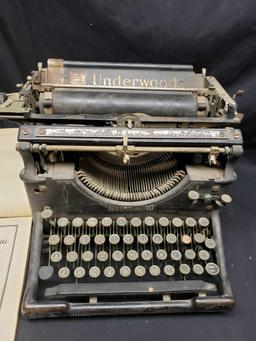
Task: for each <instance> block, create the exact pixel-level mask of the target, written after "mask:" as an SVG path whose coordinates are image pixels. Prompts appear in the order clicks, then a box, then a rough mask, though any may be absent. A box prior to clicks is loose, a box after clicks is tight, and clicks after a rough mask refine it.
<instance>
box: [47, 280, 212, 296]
mask: <svg viewBox="0 0 256 341" xmlns="http://www.w3.org/2000/svg"><path fill="white" fill-rule="evenodd" d="M216 291H217V288H216V285H215V284H213V283H208V282H204V281H201V280H191V281H190V280H186V281H173V282H167V281H161V282H126V283H125V282H115V283H65V284H59V285H56V286H54V287H51V288H46V289H45V292H44V296H45V297H48V298H53V297H54V298H61V297H76V296H80V297H81V296H108V295H139V294H144V295H145V294H149V295H150V294H151V295H152V294H155V295H158V294H167V293H170V294H172V293H173V294H174V293H176V294H177V293H199V292H200V293H216Z"/></svg>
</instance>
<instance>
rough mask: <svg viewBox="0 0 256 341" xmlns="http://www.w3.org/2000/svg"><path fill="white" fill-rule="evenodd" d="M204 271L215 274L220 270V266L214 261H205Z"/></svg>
mask: <svg viewBox="0 0 256 341" xmlns="http://www.w3.org/2000/svg"><path fill="white" fill-rule="evenodd" d="M205 270H206V272H207V273H208V274H209V275H211V276H217V275H218V274H219V272H220V268H219V266H218V265H217V264H215V263H207V264H206V266H205Z"/></svg>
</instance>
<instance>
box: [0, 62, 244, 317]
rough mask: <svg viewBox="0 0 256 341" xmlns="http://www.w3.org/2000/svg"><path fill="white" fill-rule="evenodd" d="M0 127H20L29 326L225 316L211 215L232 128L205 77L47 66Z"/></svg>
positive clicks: (224, 99)
mask: <svg viewBox="0 0 256 341" xmlns="http://www.w3.org/2000/svg"><path fill="white" fill-rule="evenodd" d="M20 87H21V89H20V91H19V92H18V93H15V94H9V95H6V94H2V96H1V104H0V111H1V113H2V117H7V118H13V119H16V120H17V119H20V120H21V122H22V125H21V126H20V129H19V134H18V143H17V150H18V151H19V152H20V154H21V156H22V158H23V160H24V169H23V170H22V172H21V175H20V177H21V179H22V180H23V181H24V184H25V186H26V190H27V194H28V197H29V201H30V205H31V208H32V211H33V214H34V220H33V228H32V240H31V251H30V262H29V267H28V276H27V284H26V289H25V294H24V299H23V303H22V311H23V313H24V314H25V315H27V316H28V317H29V318H37V317H55V316H81V315H106V314H108V315H112V314H113V315H114V314H139V313H173V312H174V313H178V312H209V311H223V310H226V309H230V308H232V307H233V305H234V302H235V300H234V296H233V294H232V292H231V288H230V285H229V281H228V277H227V272H226V267H225V259H224V251H223V244H222V238H221V224H220V218H219V208H222V207H223V206H225V205H226V204H229V203H230V202H231V201H232V199H231V196H230V195H229V194H228V188H227V187H228V185H229V184H230V183H232V182H233V181H234V180H235V179H236V174H235V172H234V163H235V161H236V160H237V159H238V158H239V157H240V156H241V154H242V152H243V149H242V136H241V132H240V130H239V129H236V128H235V126H236V125H237V124H239V123H240V121H241V118H242V115H241V114H239V113H238V112H237V109H236V103H235V101H234V99H233V98H231V97H230V96H229V95H228V94H227V93H226V92H225V90H224V89H223V88H222V87H221V85H220V84H219V83H218V82H217V80H216V79H215V78H214V77H211V76H207V75H206V70H205V69H203V70H202V73H195V72H194V71H193V68H192V67H191V66H186V65H151V64H145V65H142V64H112V63H85V62H68V61H63V60H59V59H50V60H48V65H47V67H46V68H43V67H42V64H41V63H40V64H39V65H38V70H37V71H33V72H32V74H31V75H30V76H28V77H27V82H26V83H25V84H24V85H20Z"/></svg>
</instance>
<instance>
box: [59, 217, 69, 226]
mask: <svg viewBox="0 0 256 341" xmlns="http://www.w3.org/2000/svg"><path fill="white" fill-rule="evenodd" d="M57 225H58V226H59V227H62V228H64V227H67V226H68V219H67V218H65V217H62V218H59V219H58V221H57Z"/></svg>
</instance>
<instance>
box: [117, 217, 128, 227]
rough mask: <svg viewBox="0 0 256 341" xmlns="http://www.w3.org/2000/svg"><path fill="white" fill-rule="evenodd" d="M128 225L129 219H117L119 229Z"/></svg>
mask: <svg viewBox="0 0 256 341" xmlns="http://www.w3.org/2000/svg"><path fill="white" fill-rule="evenodd" d="M126 224H127V219H126V218H125V217H118V218H117V219H116V225H117V226H119V227H124V226H126Z"/></svg>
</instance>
